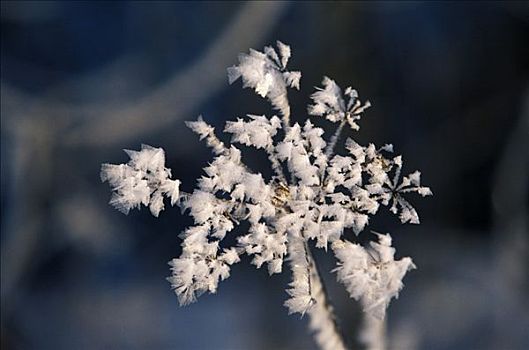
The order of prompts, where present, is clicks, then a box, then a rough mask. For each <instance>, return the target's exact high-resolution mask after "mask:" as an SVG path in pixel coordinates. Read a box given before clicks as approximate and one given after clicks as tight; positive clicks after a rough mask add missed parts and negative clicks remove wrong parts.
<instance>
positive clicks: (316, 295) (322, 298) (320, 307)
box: [305, 244, 347, 350]
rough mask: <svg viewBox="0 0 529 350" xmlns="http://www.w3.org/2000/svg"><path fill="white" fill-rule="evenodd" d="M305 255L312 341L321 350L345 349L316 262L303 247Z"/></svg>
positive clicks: (308, 250)
mask: <svg viewBox="0 0 529 350" xmlns="http://www.w3.org/2000/svg"><path fill="white" fill-rule="evenodd" d="M305 253H306V257H307V261H308V263H309V265H308V268H309V279H310V286H311V290H310V292H311V295H312V297H313V299H314V301H315V304H314V306H312V308H311V309H310V310H309V311H307V313H308V314H309V317H310V322H309V327H310V329H311V330H312V331H313V332H314V339H315V340H316V343H317V344H318V346H319V347H320V349H322V350H342V349H344V350H345V349H347V347H346V345H345V342H344V338H343V335H342V333H341V331H340V329H339V327H338V324H337V322H336V316H335V314H334V310H333V308H332V306H331V304H330V303H329V300H328V296H327V291H326V289H325V286H324V285H323V281H322V279H321V276H320V273H319V271H318V267H317V265H316V261H315V260H314V257H313V256H312V253H311V251H310V249H309V247H308V245H307V244H306V245H305Z"/></svg>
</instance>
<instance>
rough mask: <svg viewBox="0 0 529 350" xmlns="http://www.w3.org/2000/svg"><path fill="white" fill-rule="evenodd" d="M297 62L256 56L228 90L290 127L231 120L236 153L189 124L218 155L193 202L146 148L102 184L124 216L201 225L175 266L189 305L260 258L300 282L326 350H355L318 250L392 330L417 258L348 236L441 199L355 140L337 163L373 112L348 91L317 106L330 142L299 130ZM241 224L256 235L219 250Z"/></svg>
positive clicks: (235, 70)
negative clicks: (395, 302) (262, 159)
mask: <svg viewBox="0 0 529 350" xmlns="http://www.w3.org/2000/svg"><path fill="white" fill-rule="evenodd" d="M290 55H291V51H290V47H289V46H287V45H285V44H283V43H281V42H278V43H277V50H276V49H274V48H272V47H265V49H264V52H259V51H255V50H250V53H249V54H241V55H240V56H239V64H238V65H236V66H233V67H230V68H228V78H229V82H230V83H233V82H234V81H236V80H237V79H239V78H241V79H242V82H243V86H245V87H250V88H252V89H254V90H255V92H256V93H257V94H258V95H260V96H262V97H266V98H267V99H268V100H270V102H271V103H272V106H273V107H274V108H275V109H277V110H279V112H280V118H278V117H276V116H272V117H267V116H265V115H248V116H247V118H238V119H237V120H236V121H228V122H227V123H226V125H225V128H224V132H226V133H228V134H231V143H232V144H231V145H226V144H224V143H223V142H222V141H220V140H219V139H218V138H217V136H216V135H215V132H214V131H215V130H214V128H213V127H212V126H210V125H208V124H207V123H206V122H205V121H204V120H203V119H202V117H199V118H198V120H197V121H194V122H188V123H187V125H188V127H190V128H191V129H192V130H193V131H194V132H195V133H197V134H198V135H199V137H200V139H203V140H205V141H206V143H207V145H208V146H209V147H210V148H211V149H212V151H213V154H214V155H215V157H214V159H213V161H212V162H211V163H210V164H209V165H208V166H207V167H205V168H204V172H205V174H204V176H202V177H201V178H200V179H199V180H198V186H197V188H196V189H195V190H194V191H193V192H192V193H184V192H182V191H179V186H180V182H179V181H178V180H175V179H172V178H171V172H170V170H169V169H167V168H166V167H165V157H164V151H163V150H162V149H160V148H153V147H150V146H145V145H144V146H142V149H141V150H140V151H137V152H135V151H126V152H127V154H128V155H129V156H130V161H129V162H128V163H127V164H121V165H111V164H104V165H103V166H102V170H101V179H102V180H103V181H108V182H109V184H110V186H111V188H112V190H113V195H112V198H111V200H110V203H111V204H112V205H114V206H115V207H116V208H118V209H119V210H121V211H122V212H124V213H128V212H129V210H130V209H133V208H138V207H140V206H141V205H145V206H148V207H149V208H150V210H151V212H152V214H153V215H155V216H158V214H159V212H160V211H161V210H163V209H164V197H165V198H167V199H169V200H170V203H171V205H178V206H180V207H181V208H182V209H183V210H187V212H188V213H189V214H190V215H191V216H192V217H193V220H194V225H193V226H191V227H189V228H187V229H186V230H184V232H182V233H181V234H180V237H181V238H182V254H181V255H180V256H179V257H178V258H175V259H173V260H172V261H171V262H170V265H171V270H172V275H171V277H169V281H170V282H171V285H172V287H173V289H174V291H175V293H176V295H177V296H178V299H179V301H180V304H182V305H184V304H188V303H191V302H193V301H195V300H196V298H197V297H198V296H199V295H201V294H202V293H204V292H210V293H215V292H216V290H217V287H218V284H219V282H220V281H221V280H224V279H226V278H228V277H229V275H230V268H231V266H232V265H233V264H235V263H237V262H239V261H240V257H241V255H243V254H247V255H248V256H251V257H252V264H254V265H255V266H256V267H257V268H260V267H261V266H264V265H265V266H267V269H268V272H269V274H270V275H272V274H275V273H280V272H282V271H283V269H284V262H285V261H288V263H289V267H290V270H291V272H292V281H291V283H290V284H289V288H288V289H287V293H288V295H289V298H288V299H287V300H286V301H285V306H286V307H287V308H288V310H289V312H290V313H300V314H302V315H303V314H308V315H309V316H310V327H311V329H312V330H313V331H314V333H315V338H316V341H317V343H318V344H319V345H320V347H321V348H324V349H341V348H345V347H346V346H345V342H344V340H343V337H342V335H341V334H340V331H339V329H338V326H337V323H336V320H335V317H334V314H333V312H332V307H331V305H330V304H329V302H328V298H327V295H326V294H325V289H324V288H323V285H322V281H321V278H320V274H319V272H318V269H317V265H316V262H315V261H314V258H313V256H312V253H311V248H310V245H311V244H313V242H314V245H315V247H317V248H322V249H325V250H327V249H328V248H329V247H330V248H331V251H332V253H333V254H334V256H335V257H336V260H337V267H336V269H335V270H334V272H336V275H337V279H338V281H339V282H341V283H343V284H344V286H345V287H346V289H347V291H348V292H349V294H350V296H351V297H352V298H354V299H356V300H357V301H359V302H360V303H361V305H362V307H363V310H364V312H365V313H366V314H368V315H369V316H370V317H375V318H378V319H383V318H384V316H385V312H386V309H387V307H388V305H389V302H390V301H391V299H392V298H395V297H397V296H398V293H399V291H400V290H401V288H402V286H403V284H402V278H403V277H404V275H405V274H406V272H407V271H408V270H410V269H412V268H414V264H413V262H412V260H411V259H410V258H403V259H401V260H395V258H394V255H395V249H394V248H393V247H391V236H390V235H389V234H385V235H383V234H377V237H378V240H377V241H376V242H375V241H374V242H371V243H370V245H369V246H367V247H365V246H362V245H360V244H358V243H354V242H351V241H349V240H347V239H346V238H345V236H344V232H345V231H346V230H347V229H350V230H352V231H353V232H354V233H355V234H356V235H358V234H360V233H361V232H362V231H364V230H365V228H366V226H367V225H368V223H369V218H370V217H371V216H373V215H375V214H376V213H377V212H378V210H379V209H380V207H381V206H389V209H390V211H391V212H392V213H394V214H397V215H398V217H399V219H400V221H401V222H402V223H414V224H417V223H419V217H418V215H417V212H416V211H415V209H414V208H413V207H412V206H411V204H410V203H409V202H408V200H407V199H405V197H407V196H408V194H411V193H412V192H415V193H418V194H420V195H422V196H428V195H431V194H432V193H431V191H430V189H429V188H427V187H422V186H421V183H420V173H419V172H418V171H416V172H414V173H412V174H410V175H408V176H404V177H402V178H401V170H402V165H403V162H402V158H401V157H400V156H393V155H392V152H393V146H391V145H384V146H383V147H380V148H377V147H375V145H373V144H369V145H367V146H361V145H359V144H358V143H356V142H355V141H354V140H352V139H350V138H348V139H347V140H345V148H346V151H347V152H346V154H343V155H335V154H334V148H335V145H336V143H337V142H338V140H339V138H340V134H341V132H342V129H343V127H344V126H346V125H348V126H349V127H350V128H352V129H353V130H358V129H359V125H358V124H357V122H358V121H359V120H360V117H361V114H362V112H363V111H364V110H365V109H366V108H367V107H369V106H370V104H369V102H366V103H362V102H360V99H359V97H358V93H357V92H356V90H354V89H352V88H350V87H349V88H347V89H345V91H344V93H342V90H341V89H340V87H339V86H338V85H337V84H336V83H335V82H334V81H333V80H331V79H330V78H327V77H325V78H324V79H323V88H318V89H317V91H316V92H315V93H314V94H312V96H311V97H312V101H313V103H312V104H311V105H309V106H308V113H309V114H310V115H314V116H321V117H325V118H326V119H328V120H330V121H331V122H336V123H338V128H337V130H336V132H335V133H334V134H333V135H332V136H331V137H330V138H329V141H325V139H324V138H323V136H324V131H323V129H321V128H319V127H316V126H315V125H314V124H313V123H312V122H311V121H310V120H308V119H307V120H306V122H305V123H304V124H303V125H300V124H298V123H295V124H293V125H291V124H290V118H289V117H290V107H289V104H288V99H287V88H288V87H292V88H296V89H299V80H300V78H301V73H300V72H291V71H288V70H287V67H286V66H287V63H288V60H289V58H290ZM237 144H240V145H244V146H249V147H254V148H256V149H259V150H262V151H264V152H265V153H266V154H267V157H268V159H269V160H270V164H271V169H272V171H273V174H274V175H273V176H272V178H271V179H265V178H264V177H263V176H262V175H261V174H260V173H255V172H253V171H252V170H251V169H249V168H248V167H247V166H246V165H245V164H244V162H243V161H242V159H241V151H240V150H239V148H237V146H236V145H237ZM243 221H247V222H248V223H249V230H248V232H247V233H246V234H244V235H241V236H240V237H238V238H237V244H236V246H234V247H231V248H221V247H220V242H221V241H222V240H223V239H224V237H225V235H226V233H227V232H229V231H231V230H233V229H234V227H235V225H239V224H240V223H241V222H243Z"/></svg>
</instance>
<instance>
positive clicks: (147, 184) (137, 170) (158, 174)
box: [101, 145, 180, 216]
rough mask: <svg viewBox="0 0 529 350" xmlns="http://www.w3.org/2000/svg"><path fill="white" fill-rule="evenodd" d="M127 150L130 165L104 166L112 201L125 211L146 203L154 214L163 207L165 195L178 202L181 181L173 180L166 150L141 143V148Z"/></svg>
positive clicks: (103, 175)
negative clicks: (138, 149) (167, 162)
mask: <svg viewBox="0 0 529 350" xmlns="http://www.w3.org/2000/svg"><path fill="white" fill-rule="evenodd" d="M125 152H126V153H127V154H128V155H129V157H130V161H129V162H128V163H127V164H119V165H114V164H103V165H102V167H101V181H103V182H105V181H108V183H109V184H110V186H111V187H112V190H113V194H112V198H111V199H110V204H112V205H113V206H114V207H116V209H118V210H119V211H121V212H123V213H125V214H128V213H129V211H130V210H131V209H134V208H139V207H140V205H141V204H143V205H145V206H148V207H149V209H150V210H151V213H152V215H154V216H158V214H159V213H160V211H162V210H163V209H164V202H163V197H164V196H165V197H168V198H170V199H171V205H175V204H176V202H177V201H178V199H179V197H180V191H179V189H180V181H179V180H172V179H171V170H169V169H167V168H166V167H165V153H164V151H163V149H161V148H154V147H151V146H148V145H142V146H141V151H130V150H125Z"/></svg>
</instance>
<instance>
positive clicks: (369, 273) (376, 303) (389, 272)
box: [332, 234, 415, 319]
mask: <svg viewBox="0 0 529 350" xmlns="http://www.w3.org/2000/svg"><path fill="white" fill-rule="evenodd" d="M378 239H379V242H378V243H376V242H371V244H370V245H371V246H370V247H369V248H368V249H365V248H363V247H361V246H360V245H358V244H354V243H351V242H344V241H335V242H334V243H333V245H332V248H333V251H334V254H335V255H336V258H337V259H338V261H339V262H338V267H337V268H336V269H335V270H334V271H335V272H336V273H337V277H338V281H340V282H342V283H343V284H344V285H345V287H346V289H347V291H348V292H349V295H350V296H351V298H354V299H356V300H358V301H360V303H361V304H362V307H363V309H364V311H365V312H366V313H368V314H370V315H371V316H373V317H376V318H378V319H383V318H384V316H385V314H386V309H387V307H388V305H389V302H390V301H391V299H392V298H397V297H398V295H399V291H400V290H401V289H402V287H403V286H404V285H403V284H402V278H403V277H404V275H405V274H406V272H407V271H409V270H411V269H414V268H415V265H414V264H413V262H412V260H411V259H410V258H407V257H406V258H402V259H401V260H395V259H394V255H395V248H393V247H391V236H390V235H389V234H386V235H381V234H378Z"/></svg>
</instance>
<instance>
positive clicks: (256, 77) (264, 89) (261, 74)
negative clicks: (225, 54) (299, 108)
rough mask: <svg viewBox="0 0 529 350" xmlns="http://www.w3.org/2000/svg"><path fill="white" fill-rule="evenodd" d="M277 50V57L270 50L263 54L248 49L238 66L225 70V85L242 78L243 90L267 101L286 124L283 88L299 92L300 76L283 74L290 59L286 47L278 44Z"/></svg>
mask: <svg viewBox="0 0 529 350" xmlns="http://www.w3.org/2000/svg"><path fill="white" fill-rule="evenodd" d="M277 48H278V50H279V53H278V52H277V51H276V50H275V49H274V48H273V47H271V46H266V47H265V48H264V50H263V51H264V52H260V51H256V50H253V49H250V53H249V54H245V53H241V54H240V55H239V64H238V65H236V66H232V67H229V68H228V81H229V83H230V84H231V83H233V82H234V81H236V80H237V79H239V78H242V82H243V86H244V87H250V88H252V89H254V90H255V92H256V93H257V94H258V95H259V96H261V97H266V98H268V99H269V100H270V102H271V103H272V105H273V106H274V108H276V109H277V110H279V111H280V112H281V114H282V115H283V116H284V117H285V118H286V119H287V120H288V117H289V116H290V106H289V104H288V99H287V87H291V88H295V89H298V90H299V80H300V79H301V72H297V71H294V72H290V71H287V70H286V67H287V63H288V60H289V59H290V55H291V51H290V46H288V45H285V44H283V43H282V42H281V41H278V42H277Z"/></svg>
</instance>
